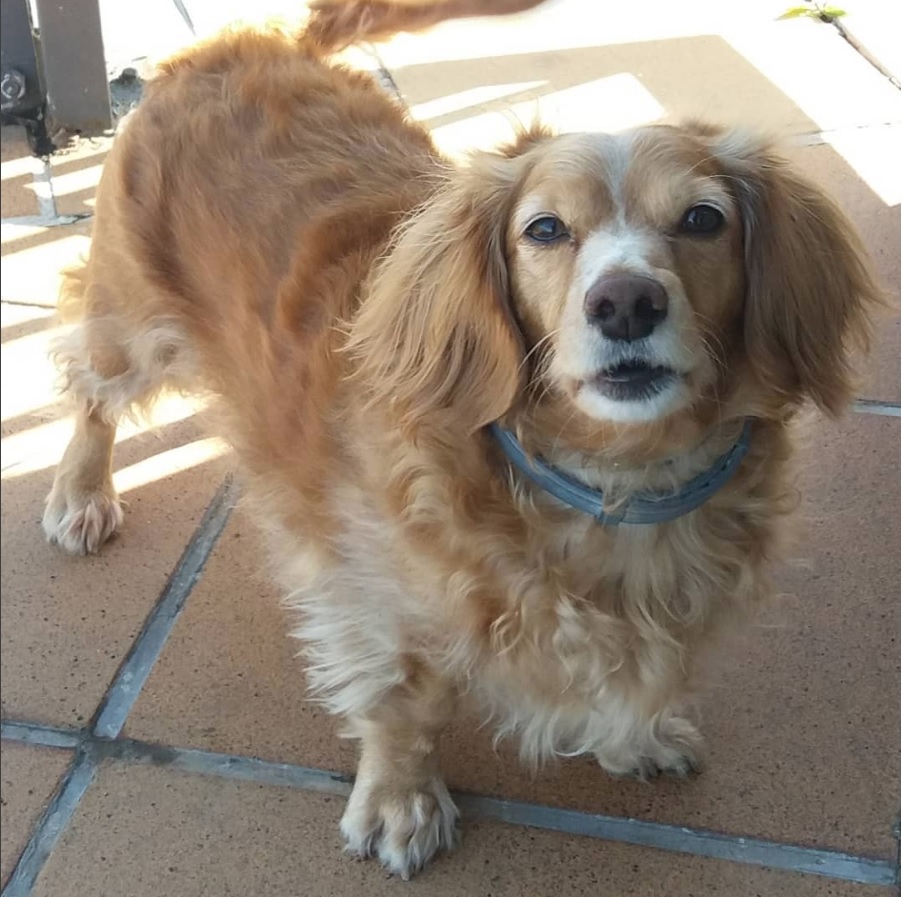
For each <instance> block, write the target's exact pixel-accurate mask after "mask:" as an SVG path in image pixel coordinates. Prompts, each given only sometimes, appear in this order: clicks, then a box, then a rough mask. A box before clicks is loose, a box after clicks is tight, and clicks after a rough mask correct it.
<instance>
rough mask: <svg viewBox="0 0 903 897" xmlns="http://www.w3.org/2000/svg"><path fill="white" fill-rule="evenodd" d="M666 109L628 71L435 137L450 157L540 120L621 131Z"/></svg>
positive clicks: (569, 127)
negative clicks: (514, 126) (518, 126)
mask: <svg viewBox="0 0 903 897" xmlns="http://www.w3.org/2000/svg"><path fill="white" fill-rule="evenodd" d="M663 114H664V108H663V107H662V106H661V104H660V103H659V102H658V100H656V99H655V97H654V96H653V95H652V94H651V93H650V92H649V91H648V90H647V89H646V88H645V86H644V85H643V84H642V83H641V82H640V81H639V79H637V78H636V77H635V76H633V75H630V74H627V73H622V74H618V75H611V76H609V77H607V78H599V79H597V80H595V81H588V82H587V83H585V84H578V85H576V86H574V87H567V88H565V89H564V90H557V91H554V92H552V93H549V94H546V95H545V96H541V97H537V98H536V99H532V100H525V101H523V102H521V103H515V104H514V105H512V106H510V107H509V108H507V109H505V110H504V111H503V110H498V111H491V112H483V113H481V114H479V115H474V116H471V117H470V118H466V119H463V120H461V121H457V122H453V123H451V124H448V125H443V126H441V127H438V128H435V129H434V130H433V138H434V139H435V140H436V142H437V143H438V144H439V146H440V147H441V148H442V149H443V150H444V151H445V152H447V153H452V154H455V153H461V152H464V151H466V150H468V149H474V148H476V149H491V148H492V147H494V146H496V145H498V144H499V143H501V142H504V141H505V140H508V139H510V137H511V133H512V130H513V127H512V126H513V125H514V124H516V123H518V122H519V123H520V124H521V125H524V126H528V125H529V124H531V123H532V122H533V121H535V120H537V119H540V120H542V121H543V122H545V123H546V124H548V125H549V126H550V127H551V128H553V129H554V130H556V131H559V132H562V133H569V132H577V131H587V130H589V131H620V130H623V129H624V128H630V127H635V126H637V125H642V124H647V123H649V122H652V121H656V120H657V119H659V118H661V116H662V115H663Z"/></svg>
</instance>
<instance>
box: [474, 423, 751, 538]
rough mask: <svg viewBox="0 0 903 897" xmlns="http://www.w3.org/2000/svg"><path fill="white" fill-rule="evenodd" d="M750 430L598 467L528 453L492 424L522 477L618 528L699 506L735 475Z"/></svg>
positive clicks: (578, 456) (576, 458)
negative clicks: (664, 454) (637, 463)
mask: <svg viewBox="0 0 903 897" xmlns="http://www.w3.org/2000/svg"><path fill="white" fill-rule="evenodd" d="M719 429H721V428H719ZM752 429H753V425H752V420H751V419H747V420H746V421H740V422H737V424H736V426H735V427H734V428H733V430H734V432H733V433H732V434H731V436H730V437H729V439H728V440H727V443H726V440H725V434H724V432H723V431H722V432H720V433H719V432H710V433H709V434H707V436H706V437H705V438H704V439H703V440H702V442H701V443H699V444H698V445H697V446H696V447H695V448H694V449H692V450H690V451H688V452H684V453H681V454H678V455H674V456H668V457H663V458H660V459H658V460H656V461H654V462H650V463H646V464H642V465H640V466H633V465H628V464H625V463H624V462H622V461H618V460H608V461H603V462H602V463H600V462H599V460H598V458H595V459H593V460H592V461H591V460H590V459H589V458H588V457H587V456H586V454H585V453H582V452H575V451H567V450H561V449H559V451H558V452H557V453H556V455H557V457H554V458H553V459H550V460H547V459H545V458H543V457H541V456H539V455H538V454H537V453H530V452H528V451H527V450H525V449H524V447H523V446H522V445H521V443H520V441H519V440H518V438H517V436H516V435H515V434H514V432H513V431H511V430H509V429H506V428H505V427H504V426H502V425H501V424H499V423H495V424H492V425H491V426H490V428H489V431H490V433H491V434H492V437H493V439H494V440H495V442H496V443H497V445H498V446H499V448H500V449H501V450H502V452H503V453H504V455H505V457H506V458H507V459H508V461H509V462H510V464H511V466H512V467H513V468H514V469H515V470H516V471H517V472H518V474H519V476H520V477H523V478H525V479H526V480H528V481H529V482H531V483H532V484H533V485H534V486H536V487H538V488H539V489H541V490H543V491H544V492H546V493H548V494H549V495H551V496H552V497H554V498H555V499H557V500H558V501H559V502H562V503H564V504H566V505H568V506H570V507H572V508H574V509H575V510H577V511H580V512H582V513H585V514H589V515H591V516H593V517H595V518H596V520H598V521H599V522H600V523H602V524H605V525H612V526H617V525H618V524H621V523H624V524H635V525H644V524H656V523H665V522H667V521H669V520H674V519H676V518H678V517H682V516H683V515H685V514H688V513H690V512H691V511H694V510H696V509H697V508H699V507H701V506H702V505H703V504H705V502H707V501H708V500H709V499H710V498H711V497H712V496H713V495H714V494H715V493H716V492H718V491H719V490H720V489H721V488H722V487H723V486H724V485H725V484H726V483H727V482H729V481H730V480H731V478H732V477H733V476H734V474H735V473H736V471H737V468H738V467H739V466H740V464H741V462H742V461H743V458H744V457H745V456H746V453H747V451H748V449H749V445H750V439H751V435H752ZM738 430H739V432H737V431H738Z"/></svg>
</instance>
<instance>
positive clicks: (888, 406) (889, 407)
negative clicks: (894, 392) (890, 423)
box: [852, 399, 900, 417]
mask: <svg viewBox="0 0 903 897" xmlns="http://www.w3.org/2000/svg"><path fill="white" fill-rule="evenodd" d="M852 410H853V411H854V412H855V413H856V414H877V415H880V416H882V417H899V416H900V403H899V402H882V401H880V400H879V399H856V400H855V401H854V402H853V407H852Z"/></svg>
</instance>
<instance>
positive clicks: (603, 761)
mask: <svg viewBox="0 0 903 897" xmlns="http://www.w3.org/2000/svg"><path fill="white" fill-rule="evenodd" d="M702 744H703V740H702V736H701V735H700V734H699V731H698V730H697V728H696V727H695V726H694V725H693V724H692V723H691V722H690V721H689V720H686V719H684V718H683V717H681V716H668V717H665V718H664V719H662V720H660V721H659V723H658V725H656V726H655V728H654V730H653V731H652V732H650V733H649V734H648V736H647V737H646V738H644V739H643V740H642V742H641V743H639V744H633V743H632V744H630V745H618V746H616V747H611V746H608V745H606V746H605V747H602V748H599V749H598V750H597V751H596V759H597V760H598V761H599V765H600V766H601V767H602V768H603V769H604V770H605V771H606V772H608V773H610V774H611V775H613V776H617V777H619V778H634V779H639V780H640V781H643V782H646V781H649V779H654V778H656V777H657V776H659V775H660V774H661V773H665V774H667V775H672V776H679V777H680V778H685V777H686V776H688V775H690V774H691V773H694V772H698V771H699V769H700V766H701V765H702V763H701V759H700V756H701V752H702Z"/></svg>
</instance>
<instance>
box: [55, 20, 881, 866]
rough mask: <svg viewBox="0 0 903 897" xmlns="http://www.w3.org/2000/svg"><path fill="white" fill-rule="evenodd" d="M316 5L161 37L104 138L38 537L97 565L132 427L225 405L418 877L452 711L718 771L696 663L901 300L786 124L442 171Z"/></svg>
mask: <svg viewBox="0 0 903 897" xmlns="http://www.w3.org/2000/svg"><path fill="white" fill-rule="evenodd" d="M332 5H333V6H334V4H332ZM316 16H317V13H316V11H315V12H314V14H313V18H312V20H311V24H310V25H309V26H308V30H303V29H302V31H301V32H300V33H298V34H293V35H292V34H286V33H283V32H279V31H238V32H232V33H227V34H224V35H222V36H220V37H218V38H216V39H214V40H212V41H210V42H207V43H204V44H201V45H199V46H197V47H195V48H193V49H190V50H188V51H187V52H184V53H183V54H181V55H179V56H176V57H175V58H173V59H171V60H170V61H168V62H167V63H165V64H164V65H163V66H162V69H161V73H160V75H159V76H158V77H157V78H156V79H155V80H153V81H152V82H151V83H150V84H148V86H147V90H146V95H145V97H144V99H143V101H142V103H141V105H140V106H139V107H138V109H137V110H136V111H135V112H134V113H133V115H132V117H131V120H130V121H129V122H128V124H127V126H126V127H125V128H124V130H123V132H122V133H121V135H120V136H118V138H117V140H116V142H115V145H114V146H113V149H112V152H111V153H110V155H109V157H108V160H107V162H106V166H105V170H104V172H103V177H102V180H101V183H100V185H99V188H98V191H97V205H96V218H95V222H94V233H93V243H92V248H91V251H90V256H89V258H88V259H87V261H86V262H85V264H84V265H83V266H82V267H80V268H79V269H77V270H74V271H72V272H70V274H69V276H68V279H67V281H66V284H65V287H64V294H63V296H62V299H61V311H62V313H63V314H64V315H68V316H69V317H70V319H74V320H75V321H76V324H75V326H74V328H73V329H72V330H71V332H69V333H67V335H66V336H65V337H64V338H63V341H62V342H61V343H60V344H59V345H58V346H57V349H56V357H57V361H58V363H59V364H60V367H61V370H62V372H63V374H64V375H65V380H66V383H67V386H68V392H69V393H70V395H71V396H72V397H73V399H74V401H75V403H76V423H75V433H74V436H73V438H72V441H71V443H70V444H69V446H68V448H67V449H66V452H65V455H64V457H63V459H62V461H61V463H60V465H59V468H58V470H57V473H56V478H55V482H54V485H53V488H52V491H51V493H50V495H49V497H48V500H47V505H46V512H45V515H44V520H43V527H44V530H45V532H46V535H47V537H48V538H49V540H50V541H51V542H52V543H56V544H58V545H59V546H60V547H61V548H62V549H64V550H65V551H67V552H71V553H73V554H84V553H93V552H95V551H97V550H98V549H99V548H100V546H101V545H102V544H103V543H104V541H105V540H107V539H108V538H109V537H110V536H112V535H113V534H114V532H116V530H117V529H119V527H120V525H121V524H122V513H121V511H120V506H119V501H118V499H117V496H116V493H115V491H114V488H113V483H112V479H111V473H110V471H111V455H112V449H113V442H114V436H115V430H116V422H117V420H119V419H120V418H121V417H122V416H123V415H125V414H128V413H130V412H131V411H132V410H133V409H135V408H136V407H137V408H140V407H141V406H143V405H147V404H149V403H150V402H152V401H153V398H154V397H155V396H156V395H157V394H158V392H159V391H160V390H161V389H162V388H164V387H173V388H178V389H187V390H194V389H197V388H201V389H204V390H206V391H208V392H209V394H211V395H212V396H214V397H216V400H217V403H218V407H219V420H220V424H219V426H220V427H221V430H222V433H223V434H224V435H226V436H227V437H228V439H229V440H230V441H231V444H232V445H233V446H234V448H235V450H236V453H237V456H238V457H239V459H240V460H241V463H242V465H243V467H244V469H245V471H246V472H247V484H246V491H247V494H248V496H249V502H250V507H251V508H252V510H253V513H254V514H255V516H256V517H257V519H258V520H259V522H260V524H261V526H262V528H263V530H264V532H265V533H266V535H267V540H268V544H269V547H270V550H271V554H272V557H273V559H274V561H275V567H276V568H277V570H278V576H279V578H280V580H281V583H282V585H283V586H284V588H285V590H286V592H287V593H288V596H289V597H288V604H289V606H290V607H291V608H293V609H294V610H295V611H297V613H298V614H299V619H300V622H299V624H298V630H297V633H296V634H297V635H298V636H299V637H300V638H301V639H302V640H303V641H304V643H305V645H306V652H307V662H308V672H309V677H310V681H311V685H312V689H313V691H314V693H315V694H316V695H317V696H318V697H319V699H320V700H322V701H324V702H325V703H326V705H327V706H328V707H329V709H330V710H331V711H332V712H333V713H335V714H337V715H339V716H340V717H342V718H343V719H344V720H345V723H346V725H347V731H348V733H349V735H351V736H353V737H354V738H357V739H359V740H360V742H361V756H360V764H359V768H358V772H357V776H356V779H355V784H354V788H353V792H352V794H351V797H350V799H349V802H348V805H347V808H346V810H345V812H344V815H343V818H342V822H341V829H342V832H343V835H344V838H345V840H346V842H347V845H348V848H349V849H350V850H351V851H353V852H354V853H356V854H359V855H361V856H374V855H375V856H377V857H378V858H379V859H380V861H381V862H382V863H383V864H384V865H385V866H386V867H387V868H388V869H389V870H390V871H391V872H393V873H396V874H398V875H400V876H401V877H403V878H407V877H409V876H410V875H412V874H413V873H414V872H416V871H417V870H419V869H420V868H421V867H422V866H424V864H426V863H427V862H428V861H429V860H430V859H431V858H432V857H433V856H434V855H435V854H436V853H437V852H438V851H441V850H447V849H449V848H451V847H452V846H453V845H454V843H455V840H456V831H457V822H456V819H457V810H456V808H455V804H454V802H453V800H452V798H451V797H450V795H449V792H448V791H447V789H446V786H445V784H444V783H443V779H442V775H441V772H440V770H439V768H438V765H437V759H436V749H437V743H438V739H439V738H440V736H441V733H442V731H443V729H444V728H445V727H446V725H447V724H448V723H449V721H450V719H451V718H452V716H453V715H454V713H455V711H456V707H457V706H458V705H459V704H460V703H461V702H462V701H468V702H472V703H473V704H475V705H476V706H478V707H480V708H481V709H482V710H483V711H484V712H485V713H486V714H487V716H488V718H490V719H491V720H492V724H493V725H494V727H495V732H496V734H497V735H498V737H503V736H508V735H510V736H513V737H516V738H517V739H519V742H520V745H521V753H522V756H523V758H524V760H525V761H526V762H528V763H539V762H542V761H543V760H546V759H548V758H553V757H555V756H560V755H573V754H579V753H589V754H591V755H594V756H595V758H597V760H598V762H599V764H600V766H601V767H602V768H603V769H604V770H606V771H608V772H609V773H611V774H613V775H616V776H625V775H637V776H640V777H643V778H648V777H650V776H652V775H654V774H656V773H657V772H660V771H663V772H670V773H674V774H677V775H686V774H688V773H689V772H691V771H693V770H695V769H696V767H697V765H698V764H699V762H700V756H701V736H700V734H699V733H698V731H697V730H696V728H695V727H694V725H693V724H692V723H691V722H690V721H689V720H688V719H687V718H686V715H685V711H686V703H687V699H688V696H689V694H690V689H691V676H692V674H693V671H694V662H695V661H696V659H697V658H698V656H699V654H700V651H701V650H702V649H703V648H705V647H706V646H708V645H709V644H711V643H712V641H713V640H714V639H715V638H716V637H717V635H718V633H719V632H720V631H721V630H722V629H723V628H724V627H726V626H728V625H732V624H733V625H737V622H738V621H742V620H743V619H745V618H746V616H747V614H748V613H749V611H750V610H751V609H752V608H754V607H755V605H756V604H757V602H759V601H760V599H762V598H763V596H765V595H767V594H768V590H769V586H768V579H767V569H766V568H767V566H768V562H769V561H770V560H771V559H772V558H773V557H775V556H776V555H777V554H778V552H779V549H780V545H781V538H782V532H783V530H784V528H785V527H784V522H785V521H786V520H787V518H788V514H789V512H790V511H791V510H792V507H793V504H794V487H793V478H792V473H791V467H792V464H791V461H792V454H793V445H792V440H791V437H790V434H789V425H790V423H791V421H793V420H794V418H795V417H797V415H798V413H799V411H800V409H801V408H803V407H804V406H806V405H807V404H813V403H814V405H816V406H818V407H819V408H820V409H822V410H823V411H824V412H826V413H828V414H830V415H837V414H839V413H841V412H842V411H843V409H844V408H845V407H846V406H847V404H848V402H849V401H850V399H851V396H852V390H853V371H852V369H851V363H850V357H851V356H850V353H851V350H852V349H855V348H856V347H857V346H860V345H864V344H865V343H866V342H867V338H868V331H869V327H868V321H869V313H870V309H871V308H872V307H873V306H875V305H877V304H878V303H879V302H880V301H881V296H880V293H879V290H878V288H877V287H876V285H875V283H874V281H873V279H872V275H871V274H870V272H869V268H868V263H867V261H866V257H865V254H864V251H863V249H862V247H861V245H860V242H859V240H858V238H857V236H856V235H855V233H854V232H853V231H852V229H851V227H850V225H849V224H848V223H847V221H846V220H845V219H844V217H843V216H842V214H841V213H840V212H839V211H838V210H837V208H836V207H835V206H834V204H833V203H832V202H831V200H830V199H829V198H828V197H827V196H825V195H824V194H823V193H822V192H821V191H820V190H819V189H818V188H816V187H814V186H813V185H811V184H809V183H808V182H807V181H806V180H805V179H804V178H802V177H800V176H799V175H798V174H796V173H795V172H794V171H793V170H792V169H791V168H790V167H788V165H787V164H786V163H785V162H784V161H782V159H781V158H780V156H779V155H778V154H776V152H775V151H774V149H773V148H772V147H771V145H770V144H769V143H768V142H767V141H764V140H762V139H760V138H758V137H756V136H754V135H747V134H744V133H741V132H739V131H736V130H725V129H722V128H719V127H717V126H713V125H709V124H702V123H699V122H692V121H691V122H688V123H685V124H683V125H680V126H666V125H650V126H647V127H641V128H637V129H635V130H631V131H627V132H624V133H617V134H593V133H582V134H565V135H554V134H552V133H550V132H549V131H547V130H545V129H544V128H543V127H541V126H539V125H537V126H533V127H529V128H525V129H524V130H523V131H522V132H521V133H518V134H517V135H516V136H515V137H514V138H513V139H512V141H511V142H510V143H509V144H507V145H505V146H502V147H500V148H499V149H498V150H497V151H495V152H484V153H479V154H476V155H474V156H473V157H472V158H471V159H470V160H469V162H467V163H466V164H461V165H455V164H452V163H451V162H450V161H448V160H447V159H446V158H444V157H443V155H442V154H441V153H440V152H439V151H438V150H437V149H436V147H435V146H434V144H433V143H432V141H431V139H430V135H429V133H428V132H427V130H425V129H424V128H423V127H421V126H420V125H419V124H417V123H415V122H413V121H412V120H410V119H409V118H408V116H407V115H406V113H405V110H404V109H403V108H402V107H401V105H400V104H399V103H397V102H396V101H395V100H394V99H392V98H390V97H389V96H387V95H386V94H384V93H383V92H382V91H381V89H380V88H379V87H378V86H377V85H376V84H375V83H374V81H373V80H372V79H371V78H370V77H369V76H367V75H365V74H363V73H360V72H355V71H352V70H349V69H346V68H343V67H342V66H340V65H338V64H336V63H335V62H333V61H331V60H330V58H329V54H328V52H327V51H328V50H329V49H331V48H334V47H335V46H337V45H339V44H341V43H342V42H343V39H342V38H341V35H338V36H336V35H337V33H336V32H335V31H331V32H330V34H331V35H332V36H330V37H329V38H328V39H325V38H323V36H322V35H323V33H324V29H325V26H323V28H321V29H320V31H319V32H318V30H317V18H316ZM324 21H326V24H328V25H329V28H332V29H334V28H335V21H336V20H335V18H334V17H332V18H330V19H328V20H324ZM320 24H321V25H323V23H322V22H321V23H320ZM352 25H353V23H352ZM343 27H344V26H343ZM352 32H353V33H355V34H359V33H360V29H357V30H355V28H354V27H352Z"/></svg>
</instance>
